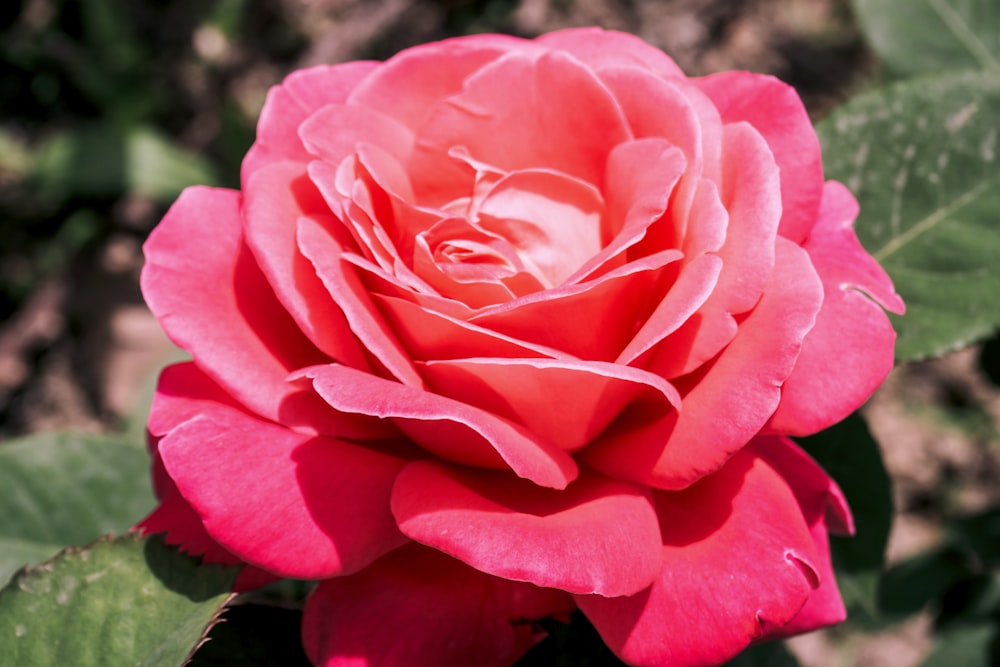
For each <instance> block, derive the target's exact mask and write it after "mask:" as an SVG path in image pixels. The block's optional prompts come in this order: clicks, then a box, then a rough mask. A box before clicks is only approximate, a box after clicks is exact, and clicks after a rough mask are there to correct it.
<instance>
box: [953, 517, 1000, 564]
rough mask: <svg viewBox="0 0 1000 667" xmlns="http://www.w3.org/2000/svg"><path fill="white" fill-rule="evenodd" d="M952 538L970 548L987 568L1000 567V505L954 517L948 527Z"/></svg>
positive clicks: (960, 544) (958, 543)
mask: <svg viewBox="0 0 1000 667" xmlns="http://www.w3.org/2000/svg"><path fill="white" fill-rule="evenodd" d="M947 531H948V533H949V534H950V536H951V538H952V540H953V541H954V542H955V543H956V544H957V545H959V546H961V547H964V548H966V549H968V550H969V551H971V552H973V553H974V554H975V556H976V560H977V561H978V562H979V563H982V564H983V566H984V567H987V568H1000V507H993V508H990V509H988V510H986V511H983V512H980V513H978V514H973V515H970V516H966V517H961V518H957V519H953V520H952V521H951V522H950V523H949V524H948V527H947Z"/></svg>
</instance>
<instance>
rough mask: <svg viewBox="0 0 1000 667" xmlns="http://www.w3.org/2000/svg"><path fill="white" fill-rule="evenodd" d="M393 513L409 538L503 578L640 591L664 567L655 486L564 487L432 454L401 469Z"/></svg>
mask: <svg viewBox="0 0 1000 667" xmlns="http://www.w3.org/2000/svg"><path fill="white" fill-rule="evenodd" d="M392 511H393V514H394V515H395V516H396V520H397V521H398V522H399V527H400V530H402V531H403V532H404V533H405V534H406V535H407V536H409V537H410V538H412V539H414V540H416V541H417V542H421V543H423V544H426V545H428V546H432V547H434V548H435V549H438V550H440V551H443V552H445V553H447V554H449V555H451V556H454V557H455V558H458V559H459V560H461V561H463V562H465V563H468V564H469V565H471V566H472V567H474V568H476V569H477V570H480V571H482V572H486V573H487V574H493V575H496V576H498V577H502V578H504V579H511V580H514V581H526V582H530V583H533V584H536V585H538V586H544V587H550V588H558V589H560V590H564V591H568V592H571V593H596V594H598V595H609V596H617V595H631V594H632V593H635V592H637V591H640V590H642V589H643V588H646V587H647V586H649V584H650V583H651V582H652V581H653V579H654V578H655V577H656V576H657V574H658V573H659V571H660V563H661V560H660V552H661V540H660V531H659V527H658V525H657V519H656V513H655V512H654V511H653V506H652V503H651V500H650V496H649V492H648V491H647V490H646V489H643V488H642V487H638V486H634V485H632V484H628V483H625V482H619V481H615V480H610V479H607V478H603V477H599V476H596V475H582V476H581V477H579V478H578V479H577V480H576V481H574V482H573V483H572V484H570V485H569V487H567V488H566V489H565V490H563V491H558V492H556V491H552V490H549V489H542V488H540V487H538V486H535V485H534V484H531V483H530V482H527V481H525V480H516V479H512V478H511V477H510V475H509V474H504V473H496V472H486V471H471V470H461V469H459V468H457V467H454V466H446V465H443V464H440V463H436V462H432V461H418V462H415V463H412V464H410V465H408V466H407V467H406V469H404V470H403V472H401V473H400V475H399V478H398V479H397V480H396V485H395V487H394V489H393V494H392Z"/></svg>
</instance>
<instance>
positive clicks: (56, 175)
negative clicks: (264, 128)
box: [32, 122, 217, 203]
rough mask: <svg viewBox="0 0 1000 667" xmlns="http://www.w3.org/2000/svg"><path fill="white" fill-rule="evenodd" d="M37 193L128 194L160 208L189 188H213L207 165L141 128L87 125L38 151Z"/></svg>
mask: <svg viewBox="0 0 1000 667" xmlns="http://www.w3.org/2000/svg"><path fill="white" fill-rule="evenodd" d="M32 173H33V175H34V178H35V181H36V182H37V184H38V188H39V189H40V190H41V191H42V192H44V193H45V194H46V196H49V197H55V198H57V199H63V198H69V197H75V196H82V197H116V196H119V195H121V194H123V193H131V194H136V195H140V196H144V197H149V198H151V199H155V200H157V201H161V202H164V203H168V202H171V201H172V200H173V199H174V198H175V197H177V195H178V194H180V191H181V190H183V189H184V188H185V187H187V186H189V185H199V184H204V185H213V184H215V183H216V182H217V179H216V177H215V174H214V172H213V170H212V167H211V165H210V164H209V163H208V162H207V161H206V160H204V159H203V158H201V157H199V156H198V155H195V154H194V153H192V152H190V151H187V150H185V149H183V148H181V147H179V146H177V145H176V144H174V143H173V142H171V141H170V140H169V139H167V138H166V137H164V136H163V135H161V134H160V133H158V132H157V131H156V130H154V129H152V128H151V127H148V126H145V125H135V126H130V127H126V128H121V127H119V126H117V125H115V124H114V123H111V122H102V123H93V124H90V125H84V126H81V127H79V128H76V129H74V130H72V131H67V132H63V133H59V134H54V135H52V136H51V137H49V139H48V140H47V141H46V142H45V143H44V144H43V145H42V146H41V147H40V148H39V149H38V151H37V153H36V156H35V163H34V168H33V170H32Z"/></svg>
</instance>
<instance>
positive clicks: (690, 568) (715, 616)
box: [574, 450, 818, 667]
mask: <svg viewBox="0 0 1000 667" xmlns="http://www.w3.org/2000/svg"><path fill="white" fill-rule="evenodd" d="M654 501H655V503H656V510H657V513H658V515H659V517H660V530H661V532H662V534H663V568H662V570H661V571H660V576H659V578H658V579H657V580H656V581H655V582H654V583H653V585H652V586H651V587H650V588H649V589H647V590H645V591H642V592H640V593H638V594H636V595H632V596H630V597H618V598H603V597H599V596H596V595H578V596H574V598H575V600H576V602H577V604H578V605H579V607H580V609H581V610H582V611H583V613H584V614H586V615H587V618H589V619H590V621H591V622H592V623H593V624H594V627H596V628H597V630H598V632H600V634H601V636H602V637H603V638H604V641H605V642H606V643H607V645H608V646H609V648H611V649H612V650H613V651H614V652H615V653H616V654H617V655H618V656H620V657H621V658H622V659H623V660H625V661H626V662H629V663H630V664H644V665H646V664H656V665H671V666H672V667H688V666H690V667H695V666H700V665H717V664H721V663H723V662H725V661H726V660H728V659H729V658H731V657H733V656H734V655H736V654H737V653H739V652H740V651H741V650H742V649H744V648H745V647H746V646H747V645H748V644H749V643H750V642H751V641H753V640H754V639H757V638H758V637H760V636H762V634H763V632H764V628H765V626H766V627H770V626H781V625H784V624H786V623H787V622H788V621H790V620H791V619H792V618H794V617H795V615H796V614H797V613H798V612H799V610H800V609H801V608H802V605H803V604H804V603H805V601H806V599H807V598H808V596H809V594H810V593H811V591H812V590H813V588H814V587H815V586H816V585H817V584H818V582H817V579H816V562H817V556H816V553H815V547H814V544H813V540H812V537H811V535H810V533H809V528H808V526H807V525H806V523H805V521H804V520H803V518H802V514H801V512H800V511H799V508H798V505H797V503H796V501H795V498H794V496H793V495H792V492H791V490H790V489H789V488H788V486H787V484H786V482H785V481H784V480H783V479H782V478H781V476H780V475H778V474H777V473H776V472H775V471H774V470H773V469H771V468H770V467H769V466H768V465H767V464H766V463H765V462H764V461H763V460H762V459H760V458H758V457H757V456H756V455H755V454H754V453H753V452H752V451H751V450H744V451H742V452H740V453H738V454H736V455H735V456H734V457H733V458H732V459H731V460H730V461H729V463H727V464H726V466H725V467H723V468H722V469H721V470H719V471H718V472H716V473H715V474H713V475H711V476H709V477H706V478H705V479H703V480H702V481H700V482H699V483H697V484H695V485H694V486H692V487H690V488H688V489H686V490H684V491H680V492H656V493H654ZM693 629H696V631H692V630H693Z"/></svg>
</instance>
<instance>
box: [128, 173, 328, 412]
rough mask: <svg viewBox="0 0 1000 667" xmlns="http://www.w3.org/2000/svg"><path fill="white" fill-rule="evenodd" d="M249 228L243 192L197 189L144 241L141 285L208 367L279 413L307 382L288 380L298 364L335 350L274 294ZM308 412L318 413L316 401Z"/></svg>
mask: <svg viewBox="0 0 1000 667" xmlns="http://www.w3.org/2000/svg"><path fill="white" fill-rule="evenodd" d="M241 227H242V219H241V215H240V195H239V193H238V192H234V191H232V190H221V189H213V188H204V187H196V188H188V189H187V190H185V191H184V192H183V193H182V194H181V196H180V198H179V199H178V200H177V202H176V203H174V205H173V206H172V207H171V208H170V210H169V211H168V212H167V215H166V216H165V217H164V219H163V221H162V222H161V223H160V224H159V226H157V228H156V229H155V230H153V233H152V234H150V236H149V239H148V240H147V241H146V244H145V245H144V246H143V251H144V252H145V255H146V265H145V266H144V267H143V270H142V277H141V284H142V292H143V296H144V297H145V298H146V303H147V304H149V307H150V309H151V310H152V311H153V313H154V314H155V315H156V317H157V319H158V320H159V321H160V324H161V325H162V326H163V328H164V330H166V332H167V334H168V335H169V336H170V337H171V339H172V340H173V341H174V342H175V343H177V344H178V345H179V346H180V347H182V348H184V349H185V350H187V351H188V352H190V353H191V356H193V357H194V359H195V361H196V362H197V363H198V366H199V367H200V368H202V369H203V370H204V371H205V372H206V373H207V374H208V375H209V376H211V377H212V378H213V379H214V380H215V381H216V382H218V383H219V384H220V385H222V386H223V387H224V388H225V389H226V391H227V392H228V393H229V394H230V395H232V396H233V397H234V398H236V399H237V400H238V401H240V402H241V403H243V404H244V405H246V406H247V407H249V408H250V409H251V410H253V411H255V412H257V413H258V414H260V415H262V416H264V417H267V418H269V419H278V417H279V414H281V413H282V411H283V409H284V410H287V409H288V408H283V404H284V403H285V401H286V400H287V398H288V396H289V395H290V394H291V393H293V392H296V391H298V390H297V389H296V388H294V387H291V386H289V385H288V384H287V383H286V382H285V378H286V377H287V376H288V374H289V372H291V371H292V370H294V369H296V368H301V367H302V366H308V365H310V364H315V363H322V362H323V361H326V360H327V358H326V357H325V356H324V355H323V354H322V353H320V352H319V350H317V349H316V348H315V347H314V346H313V345H312V343H310V342H309V340H308V339H307V338H306V337H305V336H304V335H303V334H302V332H301V331H300V330H299V328H298V327H297V326H296V325H295V322H294V321H293V320H292V318H291V317H290V316H289V315H288V312H287V311H286V310H285V309H284V308H282V306H281V304H279V303H278V301H277V300H276V299H275V297H274V292H273V291H272V290H271V287H270V285H268V283H267V281H266V280H265V279H264V276H263V275H262V274H261V272H260V269H259V268H258V267H257V264H256V263H255V262H254V259H253V256H252V255H251V253H250V251H249V250H248V249H247V247H246V246H245V245H244V244H243V241H242V231H241ZM285 415H286V417H285V419H284V422H285V423H289V415H288V413H287V412H286V413H285ZM302 418H304V419H306V420H314V419H315V418H319V416H317V415H315V414H313V412H312V410H311V409H310V410H308V411H307V414H305V415H303V416H302Z"/></svg>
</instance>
